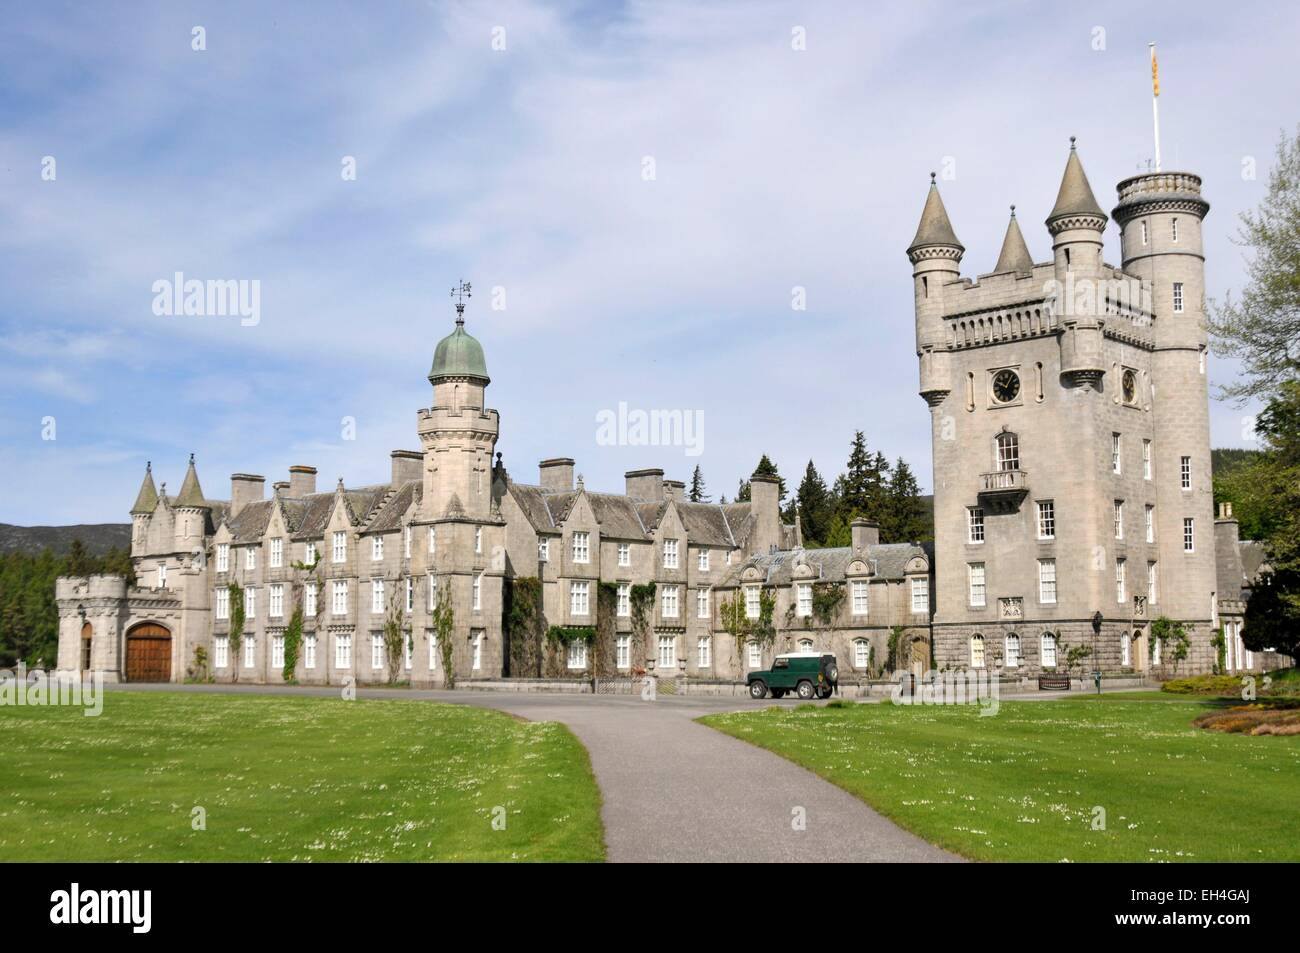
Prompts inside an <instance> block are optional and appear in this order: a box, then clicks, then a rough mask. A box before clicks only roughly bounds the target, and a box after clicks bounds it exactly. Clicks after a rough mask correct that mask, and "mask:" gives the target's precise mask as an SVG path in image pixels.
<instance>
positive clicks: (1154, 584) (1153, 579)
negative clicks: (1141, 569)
mask: <svg viewBox="0 0 1300 953" xmlns="http://www.w3.org/2000/svg"><path fill="white" fill-rule="evenodd" d="M1159 601H1160V570H1159V567H1158V566H1157V565H1156V563H1155V562H1154V561H1152V562H1149V563H1147V602H1149V603H1151V605H1155V604H1156V603H1157V602H1159Z"/></svg>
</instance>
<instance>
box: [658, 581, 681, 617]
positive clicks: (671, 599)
mask: <svg viewBox="0 0 1300 953" xmlns="http://www.w3.org/2000/svg"><path fill="white" fill-rule="evenodd" d="M679 590H680V587H679V586H664V587H663V593H664V595H663V601H662V602H661V603H660V610H659V611H660V613H661V614H662V615H663V617H664V618H665V619H676V618H677V616H678V613H679V611H680V609H681V606H680V600H679V599H678V596H679V594H680V592H679Z"/></svg>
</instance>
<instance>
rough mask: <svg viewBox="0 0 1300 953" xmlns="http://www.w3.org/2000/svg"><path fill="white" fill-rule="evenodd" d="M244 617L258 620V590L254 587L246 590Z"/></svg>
mask: <svg viewBox="0 0 1300 953" xmlns="http://www.w3.org/2000/svg"><path fill="white" fill-rule="evenodd" d="M244 617H245V618H248V619H256V618H257V590H256V589H255V588H253V587H252V586H249V587H248V588H247V589H245V590H244Z"/></svg>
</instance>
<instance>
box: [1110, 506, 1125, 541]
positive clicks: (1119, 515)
mask: <svg viewBox="0 0 1300 953" xmlns="http://www.w3.org/2000/svg"><path fill="white" fill-rule="evenodd" d="M1112 528H1113V529H1114V530H1115V538H1116V539H1123V538H1124V501H1123V500H1116V501H1115V505H1114V512H1113V514H1112Z"/></svg>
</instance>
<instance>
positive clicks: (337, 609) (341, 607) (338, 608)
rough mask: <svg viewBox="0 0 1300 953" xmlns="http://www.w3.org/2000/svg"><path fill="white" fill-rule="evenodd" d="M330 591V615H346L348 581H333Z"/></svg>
mask: <svg viewBox="0 0 1300 953" xmlns="http://www.w3.org/2000/svg"><path fill="white" fill-rule="evenodd" d="M331 585H332V588H331V590H330V615H347V612H348V581H347V580H346V579H335V580H334V581H333V583H332V584H331Z"/></svg>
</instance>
